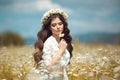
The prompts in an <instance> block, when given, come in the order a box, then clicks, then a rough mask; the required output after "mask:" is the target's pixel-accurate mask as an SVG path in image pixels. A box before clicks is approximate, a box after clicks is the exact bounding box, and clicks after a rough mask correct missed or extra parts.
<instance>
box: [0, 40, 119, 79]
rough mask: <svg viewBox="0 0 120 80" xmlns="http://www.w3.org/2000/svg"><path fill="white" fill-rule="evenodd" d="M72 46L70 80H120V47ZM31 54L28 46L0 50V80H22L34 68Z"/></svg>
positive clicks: (101, 45)
mask: <svg viewBox="0 0 120 80" xmlns="http://www.w3.org/2000/svg"><path fill="white" fill-rule="evenodd" d="M73 46H74V51H73V57H72V59H71V64H70V65H69V66H68V75H69V79H70V80H120V45H108V44H83V43H80V42H78V41H76V42H74V44H73ZM33 52H34V47H33V46H32V45H31V46H23V47H14V46H10V47H0V80H26V75H27V74H28V71H29V70H30V69H31V68H33V66H34V60H33ZM32 77H34V74H33V76H32ZM36 78H37V77H36ZM34 79H35V78H34Z"/></svg>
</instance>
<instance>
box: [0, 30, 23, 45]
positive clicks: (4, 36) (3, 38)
mask: <svg viewBox="0 0 120 80" xmlns="http://www.w3.org/2000/svg"><path fill="white" fill-rule="evenodd" d="M24 44H25V40H24V38H23V37H22V36H21V35H20V34H18V33H15V32H12V31H6V32H3V33H0V46H11V45H12V46H23V45H24Z"/></svg>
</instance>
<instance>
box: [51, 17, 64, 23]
mask: <svg viewBox="0 0 120 80" xmlns="http://www.w3.org/2000/svg"><path fill="white" fill-rule="evenodd" d="M58 22H62V21H61V20H60V18H59V17H56V18H53V19H52V21H51V23H58Z"/></svg>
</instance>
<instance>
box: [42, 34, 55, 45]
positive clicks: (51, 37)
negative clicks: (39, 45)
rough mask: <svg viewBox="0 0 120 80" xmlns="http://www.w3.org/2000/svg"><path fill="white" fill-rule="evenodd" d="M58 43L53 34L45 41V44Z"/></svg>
mask: <svg viewBox="0 0 120 80" xmlns="http://www.w3.org/2000/svg"><path fill="white" fill-rule="evenodd" d="M55 43H56V40H55V38H54V37H53V36H50V37H48V38H47V39H46V41H45V42H44V44H45V45H46V44H47V45H50V44H55Z"/></svg>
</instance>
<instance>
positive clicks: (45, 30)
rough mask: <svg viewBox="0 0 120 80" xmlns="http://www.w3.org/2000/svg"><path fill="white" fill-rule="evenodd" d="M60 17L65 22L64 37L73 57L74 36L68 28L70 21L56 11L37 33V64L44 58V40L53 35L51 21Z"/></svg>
mask: <svg viewBox="0 0 120 80" xmlns="http://www.w3.org/2000/svg"><path fill="white" fill-rule="evenodd" d="M57 17H58V18H59V19H60V20H61V21H62V22H63V26H64V29H63V33H64V34H65V35H64V37H63V39H64V40H65V41H66V42H67V44H68V45H67V50H68V51H69V53H70V58H71V57H72V50H73V47H72V44H71V42H72V37H71V35H70V30H69V29H68V23H67V22H66V20H65V19H64V17H63V16H62V15H61V14H59V13H55V14H52V15H51V16H50V17H48V19H47V21H46V22H45V23H44V24H43V25H42V27H41V30H40V31H39V32H38V34H37V37H38V39H37V41H36V42H35V45H34V47H35V52H34V55H33V56H34V60H35V65H36V66H37V65H38V62H39V61H40V60H42V55H43V52H42V50H43V47H44V45H43V44H44V42H45V41H46V39H47V38H48V37H49V36H51V35H52V32H51V30H50V24H51V21H52V20H53V19H55V18H57Z"/></svg>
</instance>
